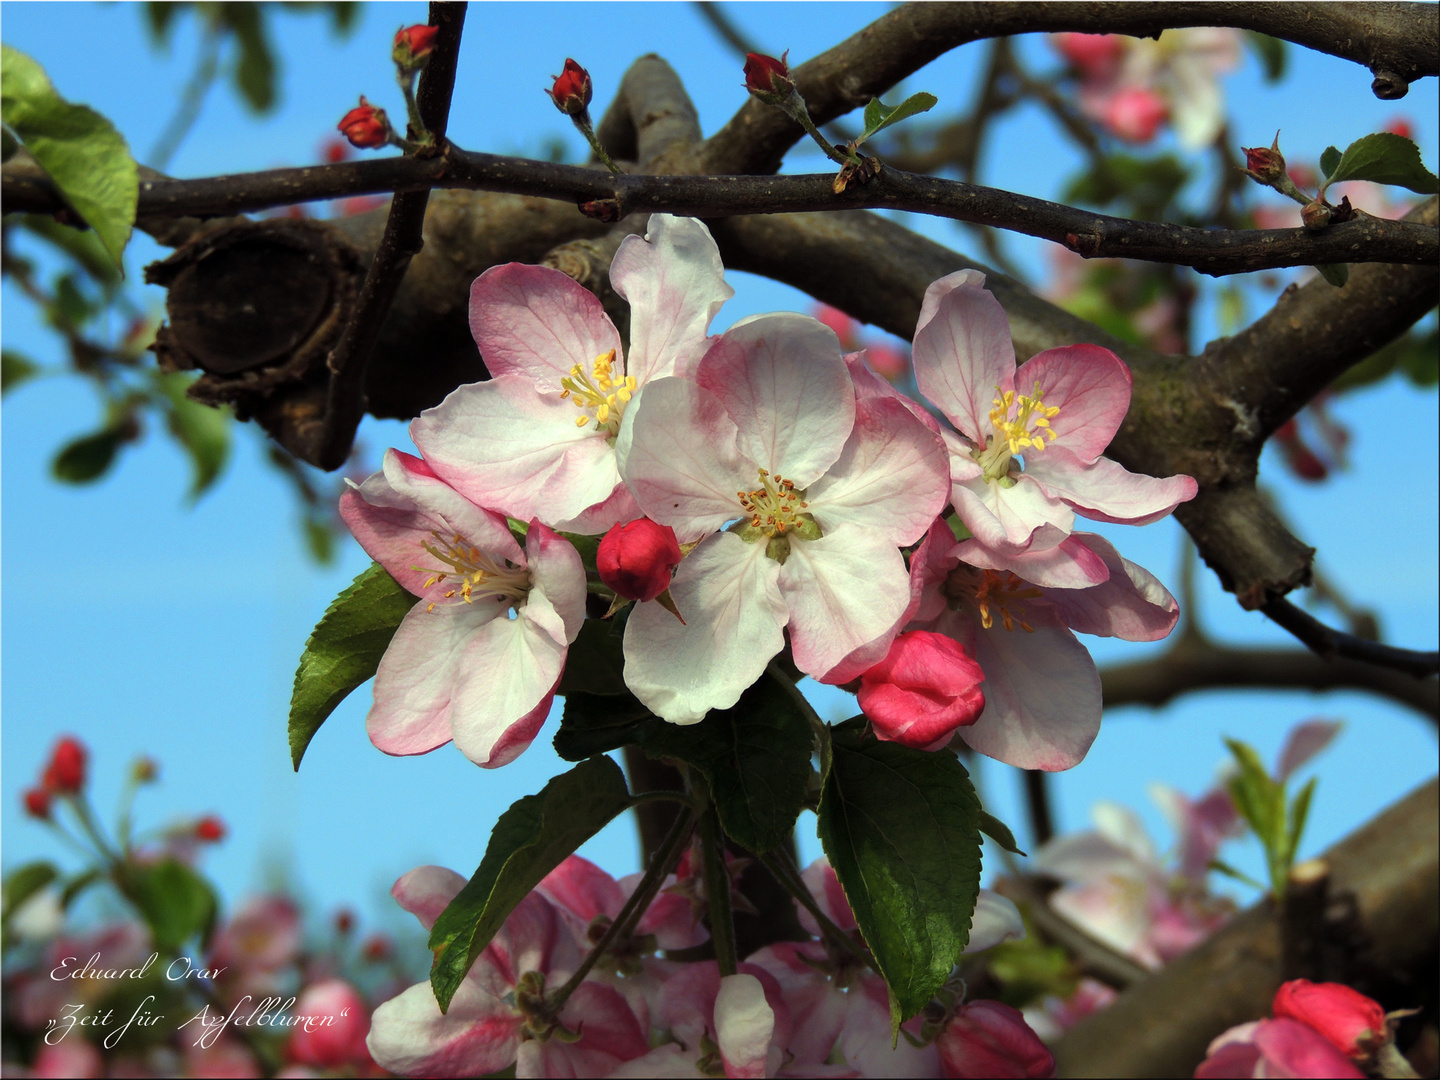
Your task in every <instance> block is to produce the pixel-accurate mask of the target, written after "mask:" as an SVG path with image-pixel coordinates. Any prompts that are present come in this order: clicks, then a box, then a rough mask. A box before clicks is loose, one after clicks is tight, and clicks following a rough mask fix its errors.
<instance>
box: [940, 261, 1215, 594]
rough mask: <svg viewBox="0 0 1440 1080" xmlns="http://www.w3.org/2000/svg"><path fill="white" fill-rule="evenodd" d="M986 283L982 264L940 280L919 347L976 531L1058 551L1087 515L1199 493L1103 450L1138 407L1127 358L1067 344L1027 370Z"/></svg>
mask: <svg viewBox="0 0 1440 1080" xmlns="http://www.w3.org/2000/svg"><path fill="white" fill-rule="evenodd" d="M984 283H985V275H983V274H981V273H979V272H978V271H975V270H961V271H959V272H957V273H954V274H951V275H949V276H948V277H943V278H941V279H940V280H939V281H936V282H934V283H933V284H932V285H931V286H930V288H929V289H927V290H926V292H925V300H924V303H923V305H922V307H921V309H920V320H919V323H918V325H917V326H916V329H915V345H914V361H915V378H916V380H917V382H918V384H919V387H920V390H921V392H922V393H923V394H924V395H925V396H926V397H927V398H929V399H930V401H931V402H933V403H934V404H935V405H936V406H938V407H939V409H940V411H941V412H943V413H944V414H945V416H946V417H948V418H949V419H950V421H951V422H952V423H953V424H954V425H955V427H956V429H957V431H958V433H957V432H946V433H945V437H946V442H947V444H948V445H949V448H950V474H951V485H952V487H951V501H952V503H953V505H954V507H955V510H956V512H957V513H958V514H959V515H960V519H961V521H963V522H964V523H965V526H966V527H967V528H968V529H969V530H970V532H971V533H972V534H973V535H974V537H975V538H976V539H977V540H978V541H979V542H980V543H981V544H983V545H984V546H985V547H987V548H989V549H991V550H992V551H994V552H995V553H996V554H997V555H998V556H1000V557H1004V558H1011V557H1014V556H1018V555H1024V554H1026V553H1027V552H1032V551H1033V552H1037V553H1038V552H1043V551H1048V550H1051V549H1054V548H1056V547H1058V546H1059V545H1060V543H1061V541H1063V540H1064V539H1065V538H1066V537H1067V536H1069V535H1070V533H1071V531H1072V528H1073V525H1074V522H1075V515H1076V514H1077V513H1079V514H1082V515H1084V516H1085V517H1090V518H1094V519H1096V520H1098V521H1111V522H1118V523H1122V524H1130V525H1143V524H1145V523H1147V522H1151V521H1156V520H1158V519H1159V518H1162V517H1165V516H1166V515H1167V514H1169V513H1170V512H1171V511H1172V510H1174V509H1175V507H1176V506H1177V505H1178V504H1180V503H1182V502H1184V501H1185V500H1187V499H1190V498H1193V497H1194V495H1195V492H1196V490H1197V487H1196V484H1195V481H1194V480H1192V479H1191V478H1190V477H1188V476H1172V477H1168V478H1165V479H1156V478H1155V477H1151V476H1144V475H1141V474H1137V473H1131V472H1128V471H1126V470H1125V469H1124V468H1122V467H1121V466H1119V465H1117V464H1116V463H1115V462H1113V461H1111V460H1110V459H1109V458H1105V457H1102V456H1101V455H1102V454H1103V453H1104V450H1105V448H1106V446H1108V445H1109V443H1110V440H1111V439H1112V438H1113V437H1114V435H1115V432H1116V431H1117V430H1118V429H1119V427H1120V422H1121V421H1122V420H1123V419H1124V418H1125V413H1126V410H1127V409H1128V408H1129V406H1130V384H1131V376H1130V369H1129V368H1127V367H1126V366H1125V363H1124V361H1122V360H1121V359H1120V358H1119V357H1118V356H1116V355H1115V354H1114V353H1112V352H1111V351H1110V350H1109V349H1103V348H1101V347H1100V346H1098V345H1068V346H1065V347H1063V348H1056V349H1047V350H1045V351H1044V352H1042V353H1038V354H1037V355H1035V356H1033V357H1031V358H1030V359H1029V360H1027V361H1026V362H1025V363H1024V364H1022V365H1020V367H1019V368H1017V367H1016V366H1015V348H1014V345H1013V343H1012V342H1011V339H1010V322H1009V319H1008V318H1007V317H1006V315H1005V311H1004V309H1003V308H1002V307H1001V306H1000V302H999V301H998V300H996V299H995V297H994V296H993V295H992V294H991V293H990V292H988V291H987V290H986V289H985V288H984V287H983V286H984ZM1061 561H1062V562H1063V561H1064V560H1061ZM1005 568H1008V569H1013V570H1015V571H1016V572H1017V573H1023V571H1022V570H1021V569H1020V567H1019V566H1018V565H1014V566H1007V567H1005ZM1090 569H1091V571H1092V573H1091V574H1090V575H1089V582H1088V583H1091V584H1099V583H1100V582H1103V581H1104V580H1105V574H1104V568H1103V567H1101V566H1098V565H1096V564H1094V563H1092V564H1091V565H1090ZM1027 576H1029V577H1031V579H1032V580H1036V581H1038V582H1039V583H1040V584H1057V585H1072V583H1071V582H1068V581H1062V580H1059V579H1056V580H1046V579H1043V578H1036V577H1034V576H1033V575H1027ZM1072 587H1073V586H1072Z"/></svg>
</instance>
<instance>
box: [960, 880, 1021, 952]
mask: <svg viewBox="0 0 1440 1080" xmlns="http://www.w3.org/2000/svg"><path fill="white" fill-rule="evenodd" d="M1024 937H1025V920H1024V919H1022V918H1021V917H1020V909H1019V908H1017V907H1016V906H1015V904H1014V902H1013V901H1011V900H1010V899H1009V898H1008V897H1005V896H1001V895H1000V894H999V893H997V892H991V891H990V890H989V889H981V890H980V896H979V897H978V898H977V899H976V901H975V914H974V915H973V916H971V918H970V940H969V941H968V942H966V944H965V951H966V952H967V953H973V952H979V951H980V950H982V949H988V948H990V947H991V946H992V945H999V944H1000V943H1001V942H1002V941H1020V940H1022V939H1023V938H1024Z"/></svg>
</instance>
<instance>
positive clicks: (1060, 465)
mask: <svg viewBox="0 0 1440 1080" xmlns="http://www.w3.org/2000/svg"><path fill="white" fill-rule="evenodd" d="M1032 459H1033V460H1032ZM1025 478H1027V479H1031V480H1033V481H1035V482H1036V483H1037V484H1038V485H1039V486H1040V487H1042V488H1043V489H1044V490H1045V491H1046V492H1047V493H1048V494H1049V495H1052V496H1054V497H1056V498H1059V499H1064V500H1065V502H1067V503H1068V504H1070V505H1071V506H1072V507H1074V508H1075V511H1076V513H1079V514H1082V515H1083V516H1085V517H1087V518H1092V519H1094V520H1095V521H1111V522H1114V523H1116V524H1118V525H1148V524H1149V523H1150V522H1152V521H1159V520H1160V519H1161V518H1163V517H1166V516H1167V515H1169V514H1170V512H1171V511H1172V510H1174V509H1175V507H1177V506H1179V505H1180V504H1181V503H1182V502H1186V501H1188V500H1190V499H1193V498H1194V497H1195V493H1196V492H1197V491H1198V490H1199V486H1198V485H1197V484H1196V483H1195V481H1194V480H1192V479H1191V478H1190V477H1188V476H1184V475H1178V476H1166V477H1155V476H1146V475H1145V474H1144V473H1132V472H1130V471H1128V470H1127V469H1125V468H1124V467H1123V466H1120V465H1117V464H1116V463H1115V462H1113V461H1111V460H1110V459H1109V458H1104V457H1102V458H1100V459H1099V460H1098V461H1096V462H1095V463H1094V464H1093V465H1087V464H1086V463H1084V462H1083V461H1081V460H1080V459H1079V458H1077V457H1075V456H1074V455H1072V454H1071V453H1070V452H1069V451H1068V450H1066V449H1065V448H1064V447H1063V446H1060V445H1058V444H1057V445H1055V446H1052V447H1049V448H1048V449H1046V451H1045V452H1044V453H1043V454H1033V455H1031V457H1030V458H1026V460H1025ZM1019 486H1020V485H1019V484H1017V485H1016V488H1018V487H1019ZM1011 490H1012V491H1013V490H1015V489H1014V488H1012V489H1011Z"/></svg>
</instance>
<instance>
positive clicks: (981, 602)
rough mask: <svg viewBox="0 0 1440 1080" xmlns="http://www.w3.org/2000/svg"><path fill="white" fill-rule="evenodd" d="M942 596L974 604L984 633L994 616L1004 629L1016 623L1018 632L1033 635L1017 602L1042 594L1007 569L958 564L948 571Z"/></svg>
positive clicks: (1032, 628)
mask: <svg viewBox="0 0 1440 1080" xmlns="http://www.w3.org/2000/svg"><path fill="white" fill-rule="evenodd" d="M945 594H946V595H947V596H948V597H950V599H951V600H953V601H969V602H970V603H972V604H974V605H975V607H976V608H977V609H979V612H980V625H981V626H983V627H984V628H985V629H986V630H989V629H991V628H992V627H993V626H994V625H995V616H996V615H997V614H998V615H999V616H1000V624H1001V625H1002V626H1004V627H1005V629H1006V630H1014V629H1015V627H1016V625H1017V624H1018V625H1019V627H1020V629H1021V630H1024V631H1025V632H1026V633H1027V634H1033V633H1034V632H1035V628H1034V627H1033V626H1031V625H1030V624H1029V623H1028V622H1026V621H1025V608H1024V607H1023V606H1022V605H1021V604H1020V603H1019V601H1022V600H1038V599H1039V598H1040V597H1041V596H1043V595H1044V591H1043V590H1042V589H1039V588H1036V587H1035V586H1034V585H1032V584H1030V582H1028V581H1025V580H1024V579H1023V578H1020V577H1019V576H1017V575H1015V574H1012V573H1011V572H1010V571H1008V570H981V569H979V568H978V567H974V566H967V565H966V564H965V563H961V564H960V565H959V566H957V567H955V569H954V570H952V571H950V576H949V577H948V578H947V579H946V582H945ZM1012 608H1013V610H1012Z"/></svg>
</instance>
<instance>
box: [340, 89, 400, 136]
mask: <svg viewBox="0 0 1440 1080" xmlns="http://www.w3.org/2000/svg"><path fill="white" fill-rule="evenodd" d="M335 126H336V127H337V128H338V129H339V131H340V133H341V134H342V135H344V136H345V138H347V139H349V140H350V145H351V146H358V147H359V148H360V149H362V150H365V149H370V150H373V149H374V148H375V147H377V146H384V145H385V143H386V140H387V139H388V137H389V134H390V121H389V120H387V119H386V118H385V110H384V109H379V108H376V107H375V106H374V105H371V104H370V103H369V102H368V101H366V100H365V95H363V94H362V95H360V104H359V105H357V106H356V107H355V108H353V109H351V110H350V111H349V112H348V113H346V114H345V115H344V116H342V117H341V118H340V123H338V124H337V125H335Z"/></svg>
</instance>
